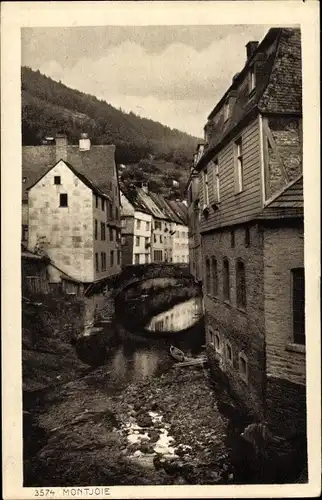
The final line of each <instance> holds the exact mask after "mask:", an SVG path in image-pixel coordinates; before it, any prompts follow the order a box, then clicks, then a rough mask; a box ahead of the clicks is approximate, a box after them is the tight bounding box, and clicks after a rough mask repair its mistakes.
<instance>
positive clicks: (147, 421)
mask: <svg viewBox="0 0 322 500" xmlns="http://www.w3.org/2000/svg"><path fill="white" fill-rule="evenodd" d="M136 421H137V423H138V425H139V426H140V427H151V426H152V425H153V421H152V418H151V417H150V415H148V414H147V413H143V414H140V415H138V416H137V419H136Z"/></svg>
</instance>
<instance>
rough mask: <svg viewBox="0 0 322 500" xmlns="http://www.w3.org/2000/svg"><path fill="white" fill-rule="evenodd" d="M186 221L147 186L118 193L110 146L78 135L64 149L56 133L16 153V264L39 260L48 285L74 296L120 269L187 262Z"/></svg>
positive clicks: (178, 208) (179, 206) (177, 206)
mask: <svg viewBox="0 0 322 500" xmlns="http://www.w3.org/2000/svg"><path fill="white" fill-rule="evenodd" d="M186 217H187V208H186V206H185V205H184V204H183V203H181V202H176V201H173V202H167V201H166V200H164V199H163V198H162V197H161V196H159V195H156V194H153V193H148V192H147V187H144V188H138V189H137V188H134V189H127V188H126V187H125V186H122V191H121V190H120V182H119V178H118V172H117V167H116V164H115V146H113V145H103V146H96V145H92V144H91V141H90V139H89V138H88V137H87V135H86V134H82V136H81V138H80V140H79V144H78V145H70V144H68V140H67V137H66V135H64V134H59V135H57V136H56V137H55V138H49V139H48V140H47V142H46V143H45V144H43V145H40V146H24V147H23V148H22V244H23V249H24V251H25V252H28V259H29V260H28V261H27V260H26V259H27V257H26V255H27V254H26V255H25V257H26V259H25V260H24V262H25V263H27V262H28V263H29V262H31V255H35V256H36V257H35V259H34V261H35V262H36V261H37V262H38V260H39V259H37V256H38V255H45V256H46V257H47V258H48V259H49V261H50V262H51V265H50V266H48V269H47V274H48V281H49V283H50V284H51V286H53V287H55V286H56V285H57V287H58V286H60V285H61V284H62V283H65V282H66V283H68V286H67V289H68V290H71V291H73V290H74V291H78V290H79V288H80V284H82V286H83V288H84V286H85V287H86V286H87V285H90V284H92V283H96V282H99V281H102V280H106V279H107V278H108V277H110V276H113V275H116V274H118V273H119V272H120V271H121V269H122V267H124V266H126V265H131V264H142V263H150V262H188V255H189V251H188V228H187V222H186ZM29 267H30V266H28V265H26V268H27V269H28V268H29ZM29 281H30V280H29ZM31 281H32V280H31ZM41 282H42V281H41ZM75 293H76V292H75Z"/></svg>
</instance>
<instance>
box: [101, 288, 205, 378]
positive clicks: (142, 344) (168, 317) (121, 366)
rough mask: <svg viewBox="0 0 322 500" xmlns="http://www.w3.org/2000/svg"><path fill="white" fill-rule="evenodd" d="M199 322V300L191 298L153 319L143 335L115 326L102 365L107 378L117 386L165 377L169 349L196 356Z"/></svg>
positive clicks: (200, 342) (201, 339) (200, 336)
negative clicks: (162, 375)
mask: <svg viewBox="0 0 322 500" xmlns="http://www.w3.org/2000/svg"><path fill="white" fill-rule="evenodd" d="M202 318H203V305H202V299H201V298H200V297H194V298H192V299H189V300H187V301H184V302H181V303H179V304H176V305H175V306H173V307H171V308H170V309H168V310H167V311H164V312H162V313H160V314H157V315H156V316H154V317H152V318H151V319H150V320H149V321H148V323H147V325H146V328H145V330H144V332H143V331H141V332H140V331H139V332H137V331H136V330H135V331H133V332H131V331H129V330H128V329H125V328H124V327H123V326H122V325H121V324H117V325H116V329H117V331H118V335H117V342H116V345H115V346H114V347H113V348H112V349H111V351H110V352H109V354H108V355H107V358H106V361H105V366H106V371H107V372H108V373H109V375H110V378H111V379H112V380H114V382H115V384H116V385H119V384H124V383H132V382H137V381H140V380H143V379H147V378H151V377H153V376H155V375H158V374H161V373H164V372H165V371H167V370H169V369H170V368H171V367H172V366H173V364H174V360H173V359H172V358H171V356H170V354H169V348H170V345H175V346H177V347H178V348H180V349H182V350H183V351H184V353H185V354H186V355H187V356H194V355H197V354H199V353H200V352H201V350H202V346H203V345H204V330H203V321H202ZM105 328H106V330H108V329H109V327H108V326H106V327H105ZM172 332H173V335H171V333H172ZM106 333H107V332H106ZM163 334H166V336H165V337H164V336H163ZM102 335H104V331H103V332H102Z"/></svg>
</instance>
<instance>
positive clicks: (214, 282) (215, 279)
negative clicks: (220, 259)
mask: <svg viewBox="0 0 322 500" xmlns="http://www.w3.org/2000/svg"><path fill="white" fill-rule="evenodd" d="M211 268H212V293H213V296H214V297H217V295H218V267H217V260H216V259H215V257H211Z"/></svg>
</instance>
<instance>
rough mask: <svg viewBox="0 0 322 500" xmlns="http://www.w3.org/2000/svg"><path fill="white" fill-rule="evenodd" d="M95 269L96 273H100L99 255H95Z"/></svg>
mask: <svg viewBox="0 0 322 500" xmlns="http://www.w3.org/2000/svg"><path fill="white" fill-rule="evenodd" d="M95 269H96V272H97V273H98V272H99V266H98V253H96V254H95Z"/></svg>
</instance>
